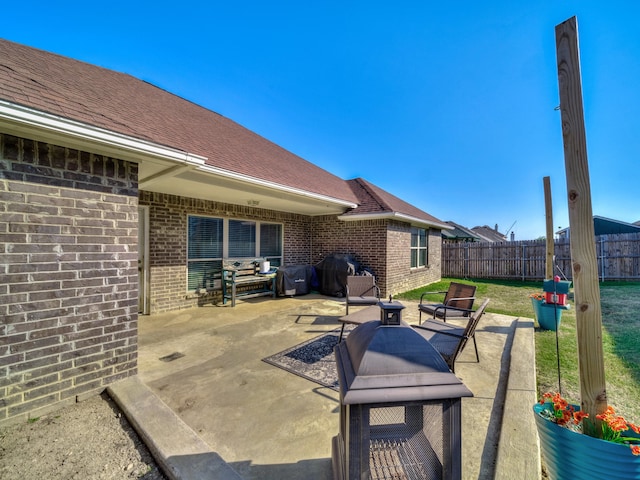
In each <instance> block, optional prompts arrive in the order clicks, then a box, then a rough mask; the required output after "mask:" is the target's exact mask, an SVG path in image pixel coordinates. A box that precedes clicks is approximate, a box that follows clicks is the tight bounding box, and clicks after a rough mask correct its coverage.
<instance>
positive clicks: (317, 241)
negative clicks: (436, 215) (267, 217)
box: [312, 216, 442, 297]
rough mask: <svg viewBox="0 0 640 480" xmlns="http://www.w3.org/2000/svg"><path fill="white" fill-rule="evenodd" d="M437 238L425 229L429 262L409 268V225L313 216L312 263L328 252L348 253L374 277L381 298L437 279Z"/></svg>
mask: <svg viewBox="0 0 640 480" xmlns="http://www.w3.org/2000/svg"><path fill="white" fill-rule="evenodd" d="M441 243H442V242H441V237H440V231H439V230H430V231H429V265H427V266H426V267H425V268H418V269H411V225H409V224H407V223H403V222H398V221H395V220H388V219H378V220H360V221H348V222H345V221H342V220H339V219H338V218H337V217H335V216H322V217H315V218H314V224H313V252H312V257H313V263H314V264H315V263H318V262H319V261H320V260H322V258H324V257H325V256H327V255H330V254H332V253H339V254H351V255H353V256H354V257H355V258H356V260H357V261H358V262H360V264H361V266H363V267H367V268H369V269H371V270H372V271H373V272H374V274H375V276H376V283H377V284H378V286H379V287H380V290H381V294H382V296H383V297H387V296H388V295H389V294H397V293H401V292H406V291H408V290H412V289H414V288H418V287H421V286H423V285H426V284H428V283H432V282H435V281H438V280H440V265H441V259H440V255H441Z"/></svg>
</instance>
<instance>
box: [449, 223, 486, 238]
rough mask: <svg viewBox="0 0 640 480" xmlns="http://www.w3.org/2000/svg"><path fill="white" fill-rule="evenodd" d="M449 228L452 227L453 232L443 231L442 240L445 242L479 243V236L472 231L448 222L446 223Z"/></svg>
mask: <svg viewBox="0 0 640 480" xmlns="http://www.w3.org/2000/svg"><path fill="white" fill-rule="evenodd" d="M446 223H447V224H448V225H449V226H451V227H453V230H443V231H442V238H444V239H445V240H460V241H464V242H479V241H481V238H480V236H478V235H476V234H475V233H474V232H473V231H472V230H470V229H468V228H466V227H463V226H462V225H458V224H457V223H455V222H452V221H450V220H448V221H447V222H446Z"/></svg>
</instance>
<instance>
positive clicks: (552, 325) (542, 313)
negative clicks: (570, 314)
mask: <svg viewBox="0 0 640 480" xmlns="http://www.w3.org/2000/svg"><path fill="white" fill-rule="evenodd" d="M531 303H532V305H533V312H534V314H535V317H536V320H537V321H538V324H539V325H540V328H543V329H544V330H557V328H558V327H559V326H560V321H561V320H562V311H563V310H568V309H569V305H558V304H554V303H546V302H545V300H544V296H543V295H541V294H538V293H534V294H532V295H531Z"/></svg>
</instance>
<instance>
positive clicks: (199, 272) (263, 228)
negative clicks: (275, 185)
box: [187, 215, 283, 291]
mask: <svg viewBox="0 0 640 480" xmlns="http://www.w3.org/2000/svg"><path fill="white" fill-rule="evenodd" d="M282 240H283V239H282V225H281V224H279V223H266V222H255V221H252V220H240V219H224V218H214V217H199V216H195V215H190V216H189V220H188V239H187V290H189V291H194V290H197V289H201V288H205V289H211V288H217V287H219V283H220V282H219V280H220V274H221V271H222V259H223V258H243V257H246V258H251V257H265V258H266V259H267V260H269V261H270V262H271V266H273V267H277V266H280V265H281V264H282ZM216 281H217V283H216Z"/></svg>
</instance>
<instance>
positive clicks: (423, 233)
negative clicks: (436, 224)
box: [409, 226, 429, 270]
mask: <svg viewBox="0 0 640 480" xmlns="http://www.w3.org/2000/svg"><path fill="white" fill-rule="evenodd" d="M416 234H417V240H418V241H417V245H415V246H414V245H413V238H414V235H416ZM421 238H422V239H424V245H421V244H420V239H421ZM410 248H411V254H410V259H409V265H410V268H411V269H412V270H417V269H418V268H425V267H427V266H428V265H429V229H428V228H424V227H413V226H412V227H411V240H410ZM420 252H424V264H421V263H420V259H421V255H420ZM414 258H415V260H416V264H415V265H414V264H413V261H414Z"/></svg>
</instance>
